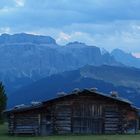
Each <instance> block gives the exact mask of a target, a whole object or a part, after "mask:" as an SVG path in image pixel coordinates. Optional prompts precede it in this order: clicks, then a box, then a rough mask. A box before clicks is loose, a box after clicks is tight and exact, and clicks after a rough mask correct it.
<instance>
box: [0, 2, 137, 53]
mask: <svg viewBox="0 0 140 140" xmlns="http://www.w3.org/2000/svg"><path fill="white" fill-rule="evenodd" d="M139 7H140V1H139V0H121V1H119V0H78V1H75V0H55V1H52V0H36V1H35V0H1V2H0V19H1V22H0V33H4V32H10V33H17V32H27V33H34V34H44V35H50V36H52V37H54V38H56V40H57V42H58V43H60V44H64V43H68V42H69V41H75V40H78V41H80V42H86V43H87V44H93V45H97V46H99V47H104V48H105V49H108V50H109V51H111V50H112V49H114V48H121V49H124V50H127V51H132V52H140V48H139V44H140V41H139V38H140V14H139V13H140V8H139ZM6 28H7V29H6ZM8 28H9V30H8Z"/></svg>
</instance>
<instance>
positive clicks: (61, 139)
mask: <svg viewBox="0 0 140 140" xmlns="http://www.w3.org/2000/svg"><path fill="white" fill-rule="evenodd" d="M139 139H140V135H138V134H137V135H83V136H81V135H80V136H75V135H67V136H47V137H28V136H9V135H8V134H7V128H6V126H4V125H1V126H0V140H139Z"/></svg>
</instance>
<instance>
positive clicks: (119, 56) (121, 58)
mask: <svg viewBox="0 0 140 140" xmlns="http://www.w3.org/2000/svg"><path fill="white" fill-rule="evenodd" d="M111 55H112V56H113V57H114V58H115V59H116V60H117V61H118V62H120V63H122V64H124V65H128V66H132V67H136V68H140V58H136V57H134V56H133V55H132V54H131V53H126V52H124V51H122V50H120V49H115V50H113V51H112V52H111Z"/></svg>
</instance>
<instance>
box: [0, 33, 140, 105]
mask: <svg viewBox="0 0 140 140" xmlns="http://www.w3.org/2000/svg"><path fill="white" fill-rule="evenodd" d="M138 68H140V59H139V58H135V57H134V56H133V55H132V54H131V53H126V52H124V51H122V50H119V49H115V50H113V51H112V52H111V53H109V52H107V51H106V50H104V49H103V50H102V49H100V48H98V47H96V46H94V45H93V46H89V45H86V44H85V43H81V42H77V41H75V42H70V43H68V44H66V45H59V44H57V43H56V41H55V39H53V38H52V37H50V36H42V35H31V34H25V33H20V34H14V35H9V34H2V35H1V36H0V81H3V82H4V84H5V86H6V92H7V95H8V98H9V102H8V104H9V106H10V107H11V106H14V105H16V104H21V103H27V102H30V101H32V100H43V99H47V98H53V97H55V96H56V92H60V91H65V92H70V91H71V90H72V89H73V88H88V87H97V88H98V89H99V90H101V91H103V92H106V93H109V92H110V91H111V90H117V91H119V92H120V95H121V96H122V97H128V98H129V99H130V100H132V101H134V102H135V104H136V105H139V103H138V97H139V93H140V91H139V89H140V78H139V77H140V74H139V73H140V70H139V69H138Z"/></svg>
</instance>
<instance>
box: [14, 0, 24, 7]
mask: <svg viewBox="0 0 140 140" xmlns="http://www.w3.org/2000/svg"><path fill="white" fill-rule="evenodd" d="M15 3H16V6H17V7H24V5H25V0H15Z"/></svg>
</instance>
